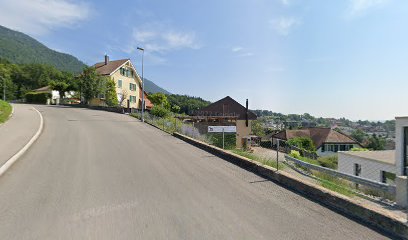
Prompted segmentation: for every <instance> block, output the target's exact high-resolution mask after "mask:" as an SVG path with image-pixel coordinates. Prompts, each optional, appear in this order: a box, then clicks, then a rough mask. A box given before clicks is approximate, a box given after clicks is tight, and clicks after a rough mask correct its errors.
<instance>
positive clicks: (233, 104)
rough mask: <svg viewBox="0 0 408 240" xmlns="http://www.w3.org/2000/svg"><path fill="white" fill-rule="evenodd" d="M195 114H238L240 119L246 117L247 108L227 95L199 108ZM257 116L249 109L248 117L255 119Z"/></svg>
mask: <svg viewBox="0 0 408 240" xmlns="http://www.w3.org/2000/svg"><path fill="white" fill-rule="evenodd" d="M194 115H196V116H200V115H210V116H237V119H238V120H245V119H246V108H245V107H244V106H242V105H241V104H239V103H238V102H237V101H235V100H234V99H232V98H231V97H230V96H227V97H225V98H223V99H221V100H218V101H216V102H214V103H212V104H210V105H208V106H207V107H204V108H201V109H199V110H197V111H196V112H195V113H194ZM256 118H257V116H256V115H255V113H253V112H251V111H249V110H248V119H249V120H255V119H256Z"/></svg>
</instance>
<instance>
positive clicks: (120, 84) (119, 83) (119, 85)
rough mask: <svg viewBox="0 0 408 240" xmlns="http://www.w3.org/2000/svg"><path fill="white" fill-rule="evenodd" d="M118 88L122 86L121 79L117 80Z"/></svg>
mask: <svg viewBox="0 0 408 240" xmlns="http://www.w3.org/2000/svg"><path fill="white" fill-rule="evenodd" d="M118 88H122V80H118Z"/></svg>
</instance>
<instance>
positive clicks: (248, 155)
mask: <svg viewBox="0 0 408 240" xmlns="http://www.w3.org/2000/svg"><path fill="white" fill-rule="evenodd" d="M230 151H231V152H232V153H235V154H237V155H240V156H242V157H246V158H249V159H251V160H254V161H256V162H259V163H262V164H263V165H267V166H270V167H273V168H277V167H278V166H279V169H284V168H285V165H284V164H283V163H279V165H277V164H276V160H274V159H268V158H263V157H260V156H257V155H255V154H253V153H250V152H248V151H245V150H242V149H231V150H230Z"/></svg>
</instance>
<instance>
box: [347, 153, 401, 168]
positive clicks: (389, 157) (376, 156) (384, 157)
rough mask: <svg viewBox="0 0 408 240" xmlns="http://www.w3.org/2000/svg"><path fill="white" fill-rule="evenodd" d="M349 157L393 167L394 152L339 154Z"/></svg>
mask: <svg viewBox="0 0 408 240" xmlns="http://www.w3.org/2000/svg"><path fill="white" fill-rule="evenodd" d="M340 154H346V155H350V156H355V157H360V158H364V159H367V160H371V161H378V162H382V163H387V164H392V165H395V150H384V151H359V152H353V151H348V152H340Z"/></svg>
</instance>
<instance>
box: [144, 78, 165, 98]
mask: <svg viewBox="0 0 408 240" xmlns="http://www.w3.org/2000/svg"><path fill="white" fill-rule="evenodd" d="M144 80H145V84H144V87H145V90H146V92H147V93H164V94H166V95H169V94H171V93H170V92H169V91H167V90H166V89H164V88H162V87H159V86H157V85H156V84H155V83H154V82H152V81H150V80H149V79H147V78H144Z"/></svg>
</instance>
